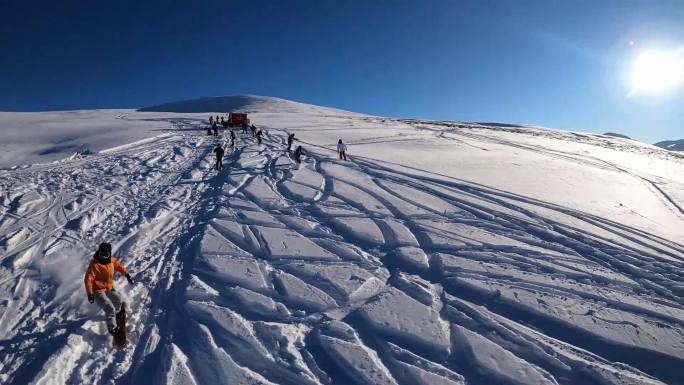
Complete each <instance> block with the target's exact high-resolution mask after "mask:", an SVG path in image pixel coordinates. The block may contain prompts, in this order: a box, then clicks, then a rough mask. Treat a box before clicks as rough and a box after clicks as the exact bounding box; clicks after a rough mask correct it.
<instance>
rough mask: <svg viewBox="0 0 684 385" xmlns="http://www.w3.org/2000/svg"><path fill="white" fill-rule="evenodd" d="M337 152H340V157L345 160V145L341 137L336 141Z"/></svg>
mask: <svg viewBox="0 0 684 385" xmlns="http://www.w3.org/2000/svg"><path fill="white" fill-rule="evenodd" d="M337 152H339V153H340V159H342V160H347V145H346V144H344V143H342V139H340V140H338V141H337Z"/></svg>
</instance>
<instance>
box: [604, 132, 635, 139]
mask: <svg viewBox="0 0 684 385" xmlns="http://www.w3.org/2000/svg"><path fill="white" fill-rule="evenodd" d="M603 135H605V136H612V137H614V138H622V139H632V138H630V137H629V136H627V135H622V134H617V133H615V132H606V133H605V134H603Z"/></svg>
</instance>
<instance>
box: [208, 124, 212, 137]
mask: <svg viewBox="0 0 684 385" xmlns="http://www.w3.org/2000/svg"><path fill="white" fill-rule="evenodd" d="M207 135H212V133H211V126H209V127H207Z"/></svg>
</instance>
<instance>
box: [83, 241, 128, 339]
mask: <svg viewBox="0 0 684 385" xmlns="http://www.w3.org/2000/svg"><path fill="white" fill-rule="evenodd" d="M115 270H116V271H118V272H119V273H121V274H123V275H124V276H126V279H127V280H128V283H130V284H131V285H132V284H133V279H132V278H131V275H130V274H129V273H128V270H126V268H125V267H124V266H123V265H122V264H121V262H120V261H119V260H118V259H117V258H116V257H114V256H112V245H111V244H109V243H106V242H105V243H101V244H100V247H98V249H97V251H96V252H95V255H93V260H92V261H90V265H89V266H88V271H86V274H85V279H84V281H85V287H86V292H87V293H88V302H90V303H96V304H97V306H99V307H100V308H101V309H102V310H104V312H105V316H106V319H107V330H108V331H109V333H110V334H111V335H116V334H117V333H118V332H119V329H118V328H117V324H116V316H117V314H119V313H121V312H125V311H126V309H125V306H124V303H123V301H122V300H121V297H120V296H119V294H118V293H117V292H116V291H115V290H114V285H113V282H114V271H115Z"/></svg>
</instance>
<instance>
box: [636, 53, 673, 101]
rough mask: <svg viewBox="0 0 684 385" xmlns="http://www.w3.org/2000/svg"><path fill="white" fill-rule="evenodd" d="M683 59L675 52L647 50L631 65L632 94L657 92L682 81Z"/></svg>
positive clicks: (670, 87)
mask: <svg viewBox="0 0 684 385" xmlns="http://www.w3.org/2000/svg"><path fill="white" fill-rule="evenodd" d="M683 73H684V60H683V58H682V54H681V53H677V52H647V53H643V54H641V55H639V57H637V59H636V61H635V62H634V66H633V67H632V94H634V93H640V92H649V93H657V92H662V91H666V90H668V89H672V88H674V87H676V86H678V85H679V84H680V83H681V81H682V77H683V76H682V74H683Z"/></svg>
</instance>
